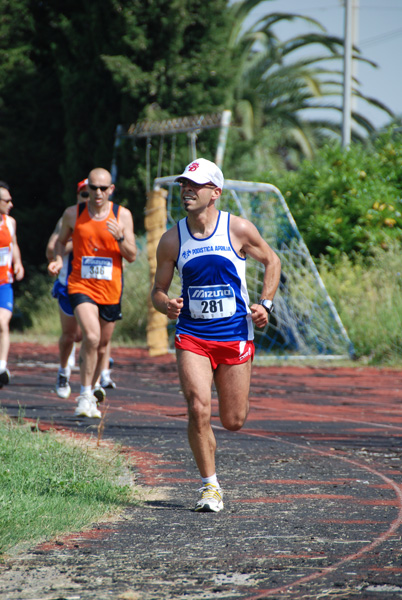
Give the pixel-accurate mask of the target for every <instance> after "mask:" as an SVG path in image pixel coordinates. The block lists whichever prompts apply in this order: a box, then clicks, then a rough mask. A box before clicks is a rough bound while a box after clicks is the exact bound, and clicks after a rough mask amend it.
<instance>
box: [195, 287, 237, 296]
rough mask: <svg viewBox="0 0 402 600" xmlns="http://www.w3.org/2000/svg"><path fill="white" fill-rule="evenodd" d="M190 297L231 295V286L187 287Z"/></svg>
mask: <svg viewBox="0 0 402 600" xmlns="http://www.w3.org/2000/svg"><path fill="white" fill-rule="evenodd" d="M189 293H190V298H191V299H196V298H222V297H223V296H228V297H231V296H233V295H234V294H233V290H232V288H219V287H218V288H217V289H211V288H210V289H200V288H195V289H194V288H191V287H190V288H189Z"/></svg>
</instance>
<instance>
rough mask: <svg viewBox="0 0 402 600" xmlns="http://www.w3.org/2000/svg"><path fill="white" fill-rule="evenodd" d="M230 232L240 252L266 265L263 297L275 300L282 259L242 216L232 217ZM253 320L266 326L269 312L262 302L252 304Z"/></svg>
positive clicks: (256, 323) (261, 325) (258, 325)
mask: <svg viewBox="0 0 402 600" xmlns="http://www.w3.org/2000/svg"><path fill="white" fill-rule="evenodd" d="M230 233H231V236H232V237H233V242H234V243H235V244H236V246H237V247H236V250H237V251H238V252H239V254H241V255H243V256H246V255H249V256H251V258H254V259H255V260H257V261H258V262H260V263H261V264H263V265H264V267H265V271H264V278H263V285H262V291H261V298H264V299H268V300H273V298H274V296H275V293H276V290H277V288H278V285H279V281H280V277H281V261H280V259H279V256H278V255H277V254H276V253H275V252H274V251H273V250H272V248H271V247H270V246H269V245H268V244H267V242H266V241H265V240H264V239H263V238H262V237H261V235H260V233H259V231H258V229H257V227H256V226H255V225H254V224H253V223H251V222H250V221H248V220H247V219H243V218H241V217H235V216H233V215H232V216H231V217H230ZM250 310H251V313H252V314H251V316H252V319H253V322H254V323H255V325H257V327H265V325H266V323H267V322H268V313H267V311H266V310H265V308H264V307H263V306H261V305H260V304H252V305H251V306H250Z"/></svg>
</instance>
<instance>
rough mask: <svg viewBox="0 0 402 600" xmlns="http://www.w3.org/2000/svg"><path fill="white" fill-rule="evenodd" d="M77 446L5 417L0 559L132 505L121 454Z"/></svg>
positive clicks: (1, 421) (0, 441) (0, 427)
mask: <svg viewBox="0 0 402 600" xmlns="http://www.w3.org/2000/svg"><path fill="white" fill-rule="evenodd" d="M77 444H78V442H76V443H72V442H71V441H66V440H65V439H64V440H62V439H61V438H60V437H59V436H58V435H57V434H55V433H52V432H47V433H41V432H40V431H39V430H38V429H37V428H35V427H32V426H31V425H30V424H23V423H22V419H21V420H20V421H19V422H18V423H16V422H15V421H12V420H11V419H9V418H7V417H6V416H5V415H3V414H2V413H0V554H3V553H4V552H6V551H7V550H8V549H10V548H11V547H14V546H16V545H17V544H19V543H21V542H28V541H29V542H32V541H35V542H37V541H39V540H42V539H49V538H51V537H53V536H54V535H56V534H60V533H64V532H67V531H78V530H80V529H82V528H83V527H85V526H87V525H88V524H90V523H91V522H93V521H95V520H98V519H100V518H102V517H105V515H107V514H108V513H110V512H111V511H113V512H116V511H118V510H121V509H122V508H123V507H125V506H126V505H127V504H128V503H129V502H130V501H132V500H133V496H134V492H133V488H132V487H131V485H129V484H127V483H126V484H123V483H120V480H121V481H124V479H123V475H124V474H125V470H124V463H123V462H122V460H121V458H120V456H119V454H118V453H117V452H116V451H112V450H110V449H105V448H99V447H97V446H95V445H94V444H93V445H91V444H89V443H88V442H87V441H85V444H84V443H82V444H81V445H77ZM126 479H127V478H126Z"/></svg>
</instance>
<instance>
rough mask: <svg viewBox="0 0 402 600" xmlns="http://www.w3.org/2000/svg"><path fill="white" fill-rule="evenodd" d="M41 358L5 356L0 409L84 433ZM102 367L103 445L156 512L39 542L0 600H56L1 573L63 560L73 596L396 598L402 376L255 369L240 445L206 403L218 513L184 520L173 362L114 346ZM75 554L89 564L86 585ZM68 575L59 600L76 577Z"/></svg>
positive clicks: (186, 493) (45, 356) (42, 353)
mask: <svg viewBox="0 0 402 600" xmlns="http://www.w3.org/2000/svg"><path fill="white" fill-rule="evenodd" d="M56 356H57V349H56V347H55V346H53V347H48V348H44V347H40V346H35V345H32V344H16V345H14V346H13V347H12V352H11V355H10V370H11V371H12V375H13V379H12V382H11V384H10V386H8V387H7V388H3V389H2V390H1V391H0V401H1V405H2V407H3V408H5V409H6V410H7V412H8V413H9V414H10V415H14V416H16V415H17V414H18V411H19V407H20V406H23V407H24V410H25V416H26V417H27V418H32V419H37V418H39V419H40V423H42V424H43V426H45V425H46V424H53V425H54V426H57V427H58V428H62V429H71V430H73V431H76V432H77V431H78V432H82V433H83V434H85V435H97V422H96V421H95V420H93V421H92V420H88V419H75V418H74V416H73V411H74V407H75V403H74V400H73V397H75V396H76V393H77V391H78V387H79V385H78V373H77V372H75V373H74V374H73V385H72V387H73V394H72V397H71V398H70V399H68V400H66V401H62V400H60V399H59V398H57V396H56V395H55V394H54V392H52V387H53V386H54V380H55V372H56V364H55V360H56ZM113 356H114V358H115V368H114V371H113V375H114V378H115V380H116V382H117V383H118V389H116V390H113V391H110V393H109V394H108V399H107V414H106V419H105V422H106V426H105V430H104V434H103V436H104V438H107V439H112V440H114V441H117V442H119V443H121V444H123V446H124V448H125V449H126V452H127V453H128V454H130V456H131V457H133V459H134V461H135V465H136V467H135V468H136V471H137V473H138V482H139V483H140V484H141V485H143V486H144V487H145V488H149V489H152V490H157V491H158V492H160V494H161V497H162V500H159V501H155V500H151V501H149V502H145V504H144V505H143V506H142V507H135V508H133V510H132V511H131V514H130V517H128V522H124V523H123V524H120V525H117V526H116V524H114V525H113V527H111V526H105V527H99V526H98V534H97V535H95V536H94V535H93V532H92V533H91V532H89V533H88V534H80V535H79V534H77V536H75V537H74V536H73V538H72V541H71V539H70V538H69V539H67V538H66V539H65V540H64V541H63V542H60V541H58V545H55V544H54V543H49V544H47V545H46V544H45V545H43V546H42V547H41V549H40V551H39V558H38V556H35V555H33V558H32V557H31V558H29V559H28V558H25V559H22V562H21V561H17V562H16V563H10V565H9V566H8V569H9V570H8V571H6V572H4V573H3V574H2V576H1V577H0V597H1V598H7V599H10V600H12V599H14V598H21V599H25V598H26V599H27V600H28V599H29V600H31V599H32V600H33V599H34V598H39V597H40V598H56V596H54V595H53V596H51V595H45V592H46V594H51V592H50V591H49V590H45V589H44V588H43V587H42V588H41V583H40V579H38V580H36V579H35V578H33V580H32V581H30V585H31V586H33V587H31V590H33V589H35V590H36V593H37V595H36V596H33V595H32V591H31V592H29V591H28V590H25V589H23V590H22V591H21V584H20V590H19V591H18V590H17V587H16V585H17V584H16V583H15V581H14V580H13V581H11V578H8V575H7V574H11V573H12V572H13V569H14V571H15V569H19V570H20V571H22V573H24V569H25V570H26V572H31V571H32V565H33V564H34V563H35V564H38V561H39V563H40V569H46V568H48V569H51V568H52V569H54V568H55V565H60V564H61V563H63V561H64V563H65V562H66V561H67V562H68V561H69V560H70V562H71V561H72V560H73V559H75V561H76V562H77V561H80V564H81V565H82V564H83V565H85V570H86V573H87V574H89V575H90V574H91V573H92V578H90V581H91V582H92V583H91V586H89V585H88V583H87V584H82V585H81V588H80V589H79V590H78V592H77V596H76V597H77V598H97V599H98V598H99V599H101V598H111V597H112V598H114V597H116V598H117V597H118V596H117V595H113V594H117V593H128V592H127V590H131V591H132V592H133V593H135V594H138V598H140V599H148V598H149V599H151V598H157V599H158V598H197V599H198V598H204V599H207V598H218V599H220V598H225V599H228V598H244V599H247V600H257V599H262V598H279V597H280V598H287V597H289V598H291V597H292V598H324V597H325V598H327V597H328V598H348V599H349V598H351V599H353V598H361V599H364V600H365V599H366V598H375V599H379V598H402V548H401V524H402V488H401V484H402V473H401V453H402V444H401V436H402V404H401V400H402V372H400V371H393V370H378V369H374V368H358V367H356V368H354V369H343V368H329V367H327V368H309V367H304V368H303V367H300V368H299V367H254V371H253V378H252V389H251V396H250V400H251V410H250V415H249V419H248V421H247V424H246V426H245V427H244V429H243V430H242V431H241V432H237V433H235V434H234V433H230V432H226V431H224V430H223V429H222V428H221V427H220V424H219V419H218V408H217V402H216V400H214V405H213V408H214V410H213V412H214V417H213V421H214V426H215V431H216V436H217V440H218V455H217V466H218V475H219V476H220V479H221V484H222V486H223V488H224V491H225V510H224V511H223V512H222V513H220V514H219V515H205V514H203V515H200V514H195V513H193V512H192V511H191V510H189V509H191V507H192V506H193V504H194V501H195V499H196V497H197V488H198V477H197V472H196V469H195V466H194V463H193V461H192V458H191V455H190V452H189V450H188V447H187V440H186V411H185V406H184V402H183V398H182V395H181V393H180V390H179V385H178V379H177V373H176V369H175V362H174V358H173V357H171V356H165V357H160V358H157V359H151V358H149V357H148V355H147V353H146V352H145V351H143V350H138V349H123V348H120V349H114V352H113ZM103 410H105V408H103ZM178 489H180V495H179V496H178V495H177V490H178ZM144 512H145V513H146V514H147V518H146V519H144V518H143V517H144ZM150 514H152V518H151V517H149V515H150ZM99 532H101V533H99ZM211 539H212V540H213V543H212V546H211ZM77 540H79V543H73V542H74V541H75V542H77ZM60 544H61V547H60ZM88 549H89V550H90V552H91V559H93V555H94V554H96V556H97V557H99V556H101V560H102V561H103V562H102V564H103V569H102V573H103V575H102V577H103V579H102V577H100V579H101V580H102V581H100V583H99V585H98V586H96V585H94V584H93V581H94V578H95V571H93V572H92V571H91V568H92V569H94V565H93V560H92V562H90V561H89V559H88V558H87V557H88V554H87V551H88ZM112 556H113V560H112V559H111V557H112ZM118 557H120V561H119V559H118ZM195 558H198V560H196V561H195V560H194V559H195ZM24 561H25V562H24ZM32 561H33V562H32ZM35 561H36V562H35ZM73 563H74V561H73ZM74 564H75V563H74ZM122 564H124V569H123V570H122V567H121V565H122ZM189 564H190V568H189ZM70 569H71V575H69V577H67V576H66V577H67V579H66V582H65V584H64V585H65V586H66V587H65V589H64V590H63V591H64V593H67V592H66V590H68V581H70V583H71V580H74V581H76V580H77V576H76V574H75V575H74V569H73V568H72V567H71V564H70ZM14 575H15V572H14ZM25 575H26V573H25ZM89 575H88V577H89ZM98 575H99V573H98ZM74 577H75V579H74ZM98 579H99V577H98ZM1 581H4V583H3V584H2V583H1ZM13 586H14V587H13ZM35 586H36V587H35ZM23 588H24V586H23ZM29 593H31V596H30V595H29ZM2 594H3V595H2ZM18 594H20V595H18ZM24 594H25V595H24ZM70 595H71V594H70ZM60 597H67V595H63V596H60Z"/></svg>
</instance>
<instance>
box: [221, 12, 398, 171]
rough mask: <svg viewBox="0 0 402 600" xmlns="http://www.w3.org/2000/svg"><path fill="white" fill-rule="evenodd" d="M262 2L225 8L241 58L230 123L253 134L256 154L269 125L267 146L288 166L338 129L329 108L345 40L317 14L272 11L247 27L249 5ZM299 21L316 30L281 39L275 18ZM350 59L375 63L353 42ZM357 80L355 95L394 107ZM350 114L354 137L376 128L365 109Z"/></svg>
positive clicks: (339, 87)
mask: <svg viewBox="0 0 402 600" xmlns="http://www.w3.org/2000/svg"><path fill="white" fill-rule="evenodd" d="M261 1H262V0H245V1H242V2H237V3H236V4H234V5H232V6H231V8H230V10H231V11H233V13H234V14H233V16H234V23H235V24H234V26H233V28H232V32H231V37H230V42H229V44H230V47H231V49H232V53H233V58H234V60H236V62H237V63H238V64H239V65H240V68H239V70H238V75H237V78H236V80H235V82H234V85H233V90H232V93H233V95H232V101H233V109H234V114H235V123H237V125H238V126H239V128H240V131H241V133H242V136H243V138H244V139H248V140H253V142H254V147H255V154H256V157H257V158H258V154H259V153H261V149H259V145H260V144H259V138H260V136H261V132H263V131H264V130H266V129H267V130H268V131H271V132H272V133H273V134H274V138H276V139H271V146H273V149H274V150H275V151H276V152H278V150H279V155H281V153H282V155H283V158H284V163H285V165H286V166H287V167H288V168H291V167H292V165H294V163H295V161H296V163H297V162H298V157H312V155H313V153H314V150H315V149H316V147H317V146H319V145H320V144H321V143H322V141H323V140H324V139H326V138H328V136H331V137H333V136H334V135H335V136H340V135H341V125H340V120H339V122H338V121H336V120H334V119H333V118H331V116H330V117H327V116H326V115H327V114H330V115H331V113H332V114H335V113H336V112H339V111H340V110H341V108H340V107H339V101H338V102H336V100H337V99H338V100H339V96H340V95H342V91H343V83H342V64H341V65H340V68H339V67H337V63H339V62H342V61H343V39H342V38H338V37H336V36H332V35H328V34H327V33H326V32H325V28H324V27H323V26H322V25H321V24H320V23H319V22H318V21H316V20H315V19H312V18H309V17H305V16H303V15H295V14H286V13H269V14H266V15H264V16H263V17H262V18H260V19H259V20H258V21H257V22H256V23H254V24H253V25H251V27H248V28H247V27H246V25H245V23H246V20H247V19H249V17H250V12H251V11H252V10H253V9H254V8H255V7H256V6H257V5H259V4H261ZM297 20H301V21H304V22H307V23H310V24H311V25H313V26H314V27H316V28H318V30H319V32H318V33H307V34H304V35H298V36H295V37H292V38H291V39H288V40H285V41H282V40H280V39H279V38H278V36H277V35H276V33H275V25H277V24H278V23H280V22H284V21H297ZM306 48H314V49H315V52H316V54H315V55H314V56H308V57H306V56H305V53H304V52H303V53H302V52H300V51H302V50H305V49H306ZM355 58H356V59H358V60H363V61H366V62H369V63H370V64H372V65H373V66H375V65H374V63H372V62H371V61H367V60H366V59H364V58H363V57H361V56H360V54H359V52H358V50H357V49H355ZM332 65H334V67H332ZM354 84H355V85H354V94H355V95H356V96H358V97H360V98H364V99H365V100H366V101H367V102H369V103H371V104H374V105H376V106H377V107H378V108H380V109H382V110H385V111H387V112H388V113H389V114H392V113H391V111H390V110H389V109H388V108H387V107H385V106H384V105H383V104H381V103H380V102H379V101H377V100H374V99H372V98H366V97H365V96H363V94H361V93H360V92H359V90H358V82H357V81H355V82H354ZM323 109H325V111H324V114H325V117H324V118H323V117H322V116H321V115H322V114H323ZM318 110H320V113H318ZM315 114H320V117H318V118H317V117H316V116H315ZM305 115H306V116H305ZM353 119H354V124H355V127H354V130H353V133H352V136H353V139H355V140H356V139H361V138H362V134H361V133H360V131H359V128H360V129H361V130H362V131H363V132H364V133H371V132H372V131H373V130H374V127H373V125H372V124H371V123H370V122H369V121H368V120H367V119H366V118H365V117H364V116H363V115H362V114H358V113H354V114H353ZM356 126H357V127H356ZM265 138H266V136H265ZM265 142H266V140H265ZM264 147H265V149H266V145H264ZM286 148H287V149H288V151H286V150H285V149H286ZM263 154H264V153H263ZM264 160H265V161H266V153H265V154H264Z"/></svg>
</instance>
